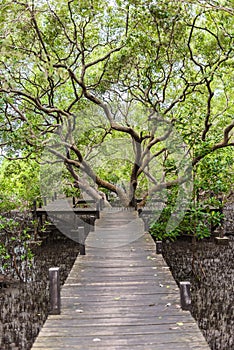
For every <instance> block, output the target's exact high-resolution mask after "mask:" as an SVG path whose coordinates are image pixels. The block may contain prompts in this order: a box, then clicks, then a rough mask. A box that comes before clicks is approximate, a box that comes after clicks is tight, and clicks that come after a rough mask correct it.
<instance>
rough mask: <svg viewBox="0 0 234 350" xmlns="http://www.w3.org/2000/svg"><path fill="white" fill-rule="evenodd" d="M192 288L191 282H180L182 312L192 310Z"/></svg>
mask: <svg viewBox="0 0 234 350" xmlns="http://www.w3.org/2000/svg"><path fill="white" fill-rule="evenodd" d="M190 288H191V284H190V282H180V303H181V308H182V310H190V308H191V292H190Z"/></svg>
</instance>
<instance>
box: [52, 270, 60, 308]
mask: <svg viewBox="0 0 234 350" xmlns="http://www.w3.org/2000/svg"><path fill="white" fill-rule="evenodd" d="M59 270H60V268H59V267H51V268H50V269H49V281H50V314H51V315H59V314H60V311H61V299H60V276H59Z"/></svg>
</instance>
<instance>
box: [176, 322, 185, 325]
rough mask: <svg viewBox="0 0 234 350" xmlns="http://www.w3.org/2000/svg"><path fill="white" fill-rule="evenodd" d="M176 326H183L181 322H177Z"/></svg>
mask: <svg viewBox="0 0 234 350" xmlns="http://www.w3.org/2000/svg"><path fill="white" fill-rule="evenodd" d="M176 324H177V326H183V325H184V324H183V322H177V323H176Z"/></svg>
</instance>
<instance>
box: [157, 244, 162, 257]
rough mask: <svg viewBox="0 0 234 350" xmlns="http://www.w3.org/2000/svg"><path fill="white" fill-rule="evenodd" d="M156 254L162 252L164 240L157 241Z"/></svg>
mask: <svg viewBox="0 0 234 350" xmlns="http://www.w3.org/2000/svg"><path fill="white" fill-rule="evenodd" d="M156 254H162V241H156Z"/></svg>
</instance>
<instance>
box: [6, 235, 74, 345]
mask: <svg viewBox="0 0 234 350" xmlns="http://www.w3.org/2000/svg"><path fill="white" fill-rule="evenodd" d="M33 252H34V254H35V256H34V259H33V268H32V269H30V271H29V272H28V276H29V278H28V282H27V283H13V284H12V285H10V286H9V287H8V288H1V289H0V349H1V350H16V349H17V350H28V349H31V346H32V344H33V342H34V340H35V338H36V336H37V334H38V332H39V330H40V328H41V326H42V325H43V323H44V321H45V320H46V318H47V316H48V312H49V285H48V269H49V268H50V267H55V266H58V267H60V269H61V270H60V276H61V284H63V283H64V281H65V279H66V277H67V275H68V273H69V271H70V269H71V267H72V265H73V263H74V260H75V258H76V256H77V254H78V244H76V243H75V242H73V241H71V240H69V239H66V238H65V237H64V238H63V239H61V238H60V239H54V240H52V241H47V242H44V243H43V244H42V245H41V246H39V247H38V246H37V247H34V248H33Z"/></svg>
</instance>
